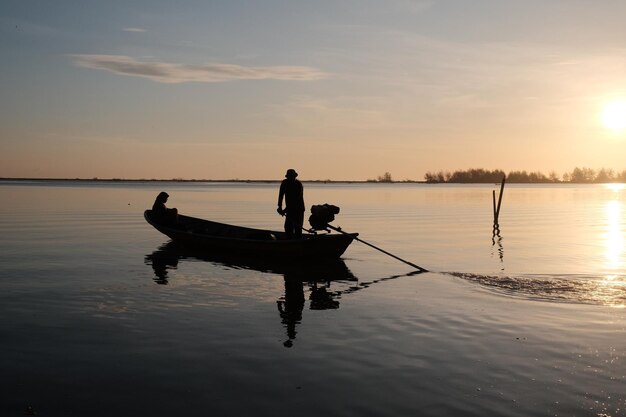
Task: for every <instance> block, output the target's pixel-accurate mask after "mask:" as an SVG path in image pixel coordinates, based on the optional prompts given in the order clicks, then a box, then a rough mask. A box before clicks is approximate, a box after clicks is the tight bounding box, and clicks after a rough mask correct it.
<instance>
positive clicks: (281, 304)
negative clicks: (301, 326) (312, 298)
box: [276, 274, 304, 348]
mask: <svg viewBox="0 0 626 417" xmlns="http://www.w3.org/2000/svg"><path fill="white" fill-rule="evenodd" d="M276 304H277V306H278V313H279V314H280V318H281V319H282V323H283V324H284V325H285V327H286V328H287V337H288V339H287V340H286V341H285V342H284V343H283V346H285V347H288V348H289V347H291V346H293V339H295V338H296V333H297V332H296V324H298V323H300V322H301V321H302V310H303V309H304V288H303V287H302V281H301V280H300V279H299V277H298V276H295V277H294V276H292V275H290V274H285V297H284V300H278V301H277V302H276Z"/></svg>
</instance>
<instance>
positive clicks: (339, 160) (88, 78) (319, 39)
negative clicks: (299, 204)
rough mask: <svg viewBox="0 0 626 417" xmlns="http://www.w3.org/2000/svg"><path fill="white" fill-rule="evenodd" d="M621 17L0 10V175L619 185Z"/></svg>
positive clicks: (540, 1)
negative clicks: (465, 172) (512, 174)
mask: <svg viewBox="0 0 626 417" xmlns="http://www.w3.org/2000/svg"><path fill="white" fill-rule="evenodd" d="M625 19H626V1H623V0H586V1H582V0H524V1H519V0H512V1H507V0H471V1H469V0H467V1H465V0H464V1H460V0H457V1H455V0H385V1H377V0H362V1H356V0H331V1H326V0H316V1H294V0H285V1H275V0H268V1H252V0H249V1H237V0H225V1H208V0H202V1H200V0H199V1H186V0H180V1H171V0H167V1H164V0H150V1H148V0H142V1H127V0H107V1H100V0H98V1H91V0H76V1H68V0H55V1H50V0H2V1H1V2H0V54H1V60H0V177H68V178H75V177H81V178H91V177H99V178H111V177H117V178H165V179H170V178H202V179H234V178H239V179H279V178H281V177H282V176H283V175H284V172H285V170H286V169H287V168H291V167H293V168H296V169H297V170H298V171H299V173H300V178H301V179H305V180H306V179H334V180H342V179H344V180H364V179H368V178H376V177H377V176H379V175H382V174H383V173H384V172H386V171H389V172H390V173H391V174H392V176H393V178H394V179H398V180H400V179H415V180H421V179H423V175H424V173H425V172H426V171H438V170H456V169H468V168H486V169H496V168H499V169H503V170H504V171H507V172H508V171H511V170H522V169H525V170H533V171H534V170H539V171H542V172H544V173H545V174H548V173H549V172H551V171H556V172H557V173H558V174H559V175H560V174H562V173H563V172H566V171H571V170H572V169H573V168H574V167H576V166H580V167H583V166H585V167H590V168H596V169H597V168H602V167H605V168H612V169H615V170H619V171H621V170H625V169H626V130H624V128H623V127H624V125H625V124H626V122H624V118H625V117H626V116H624V113H626V110H624V108H626V105H621V104H619V100H625V99H626V24H625V23H624V22H625ZM611 103H613V104H611ZM607 106H609V107H608V108H607ZM611 106H612V107H611ZM611 109H612V110H611Z"/></svg>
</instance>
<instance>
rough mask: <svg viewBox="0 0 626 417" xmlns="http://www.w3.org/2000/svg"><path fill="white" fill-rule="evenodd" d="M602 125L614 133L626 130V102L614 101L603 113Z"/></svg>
mask: <svg viewBox="0 0 626 417" xmlns="http://www.w3.org/2000/svg"><path fill="white" fill-rule="evenodd" d="M602 124H603V125H604V127H606V128H607V129H610V130H614V131H622V130H624V129H625V128H626V100H616V101H612V102H610V103H609V104H607V105H606V107H604V110H603V111H602Z"/></svg>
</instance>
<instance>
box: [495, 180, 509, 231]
mask: <svg viewBox="0 0 626 417" xmlns="http://www.w3.org/2000/svg"><path fill="white" fill-rule="evenodd" d="M505 182H506V175H505V176H503V177H502V184H500V195H499V196H498V208H497V209H496V216H495V220H494V223H495V224H498V218H499V217H500V206H501V205H502V195H503V194H504V183H505ZM494 193H495V191H494Z"/></svg>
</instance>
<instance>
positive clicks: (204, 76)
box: [71, 55, 327, 83]
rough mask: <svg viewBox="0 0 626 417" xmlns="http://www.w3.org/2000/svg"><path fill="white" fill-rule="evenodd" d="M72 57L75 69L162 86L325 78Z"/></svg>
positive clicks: (284, 69) (295, 70) (308, 72)
mask: <svg viewBox="0 0 626 417" xmlns="http://www.w3.org/2000/svg"><path fill="white" fill-rule="evenodd" d="M71 56H72V57H73V59H74V62H75V63H76V64H77V65H79V66H81V67H84V68H93V69H101V70H105V71H110V72H113V73H116V74H120V75H131V76H136V77H143V78H148V79H150V80H152V81H156V82H161V83H184V82H205V83H216V82H225V81H236V80H290V81H311V80H319V79H322V78H326V77H327V74H325V73H324V72H322V71H321V70H319V69H317V68H312V67H304V66H271V67H244V66H241V65H234V64H221V63H209V64H204V65H190V64H172V63H167V62H154V61H139V60H137V59H135V58H132V57H129V56H124V55H71Z"/></svg>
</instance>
